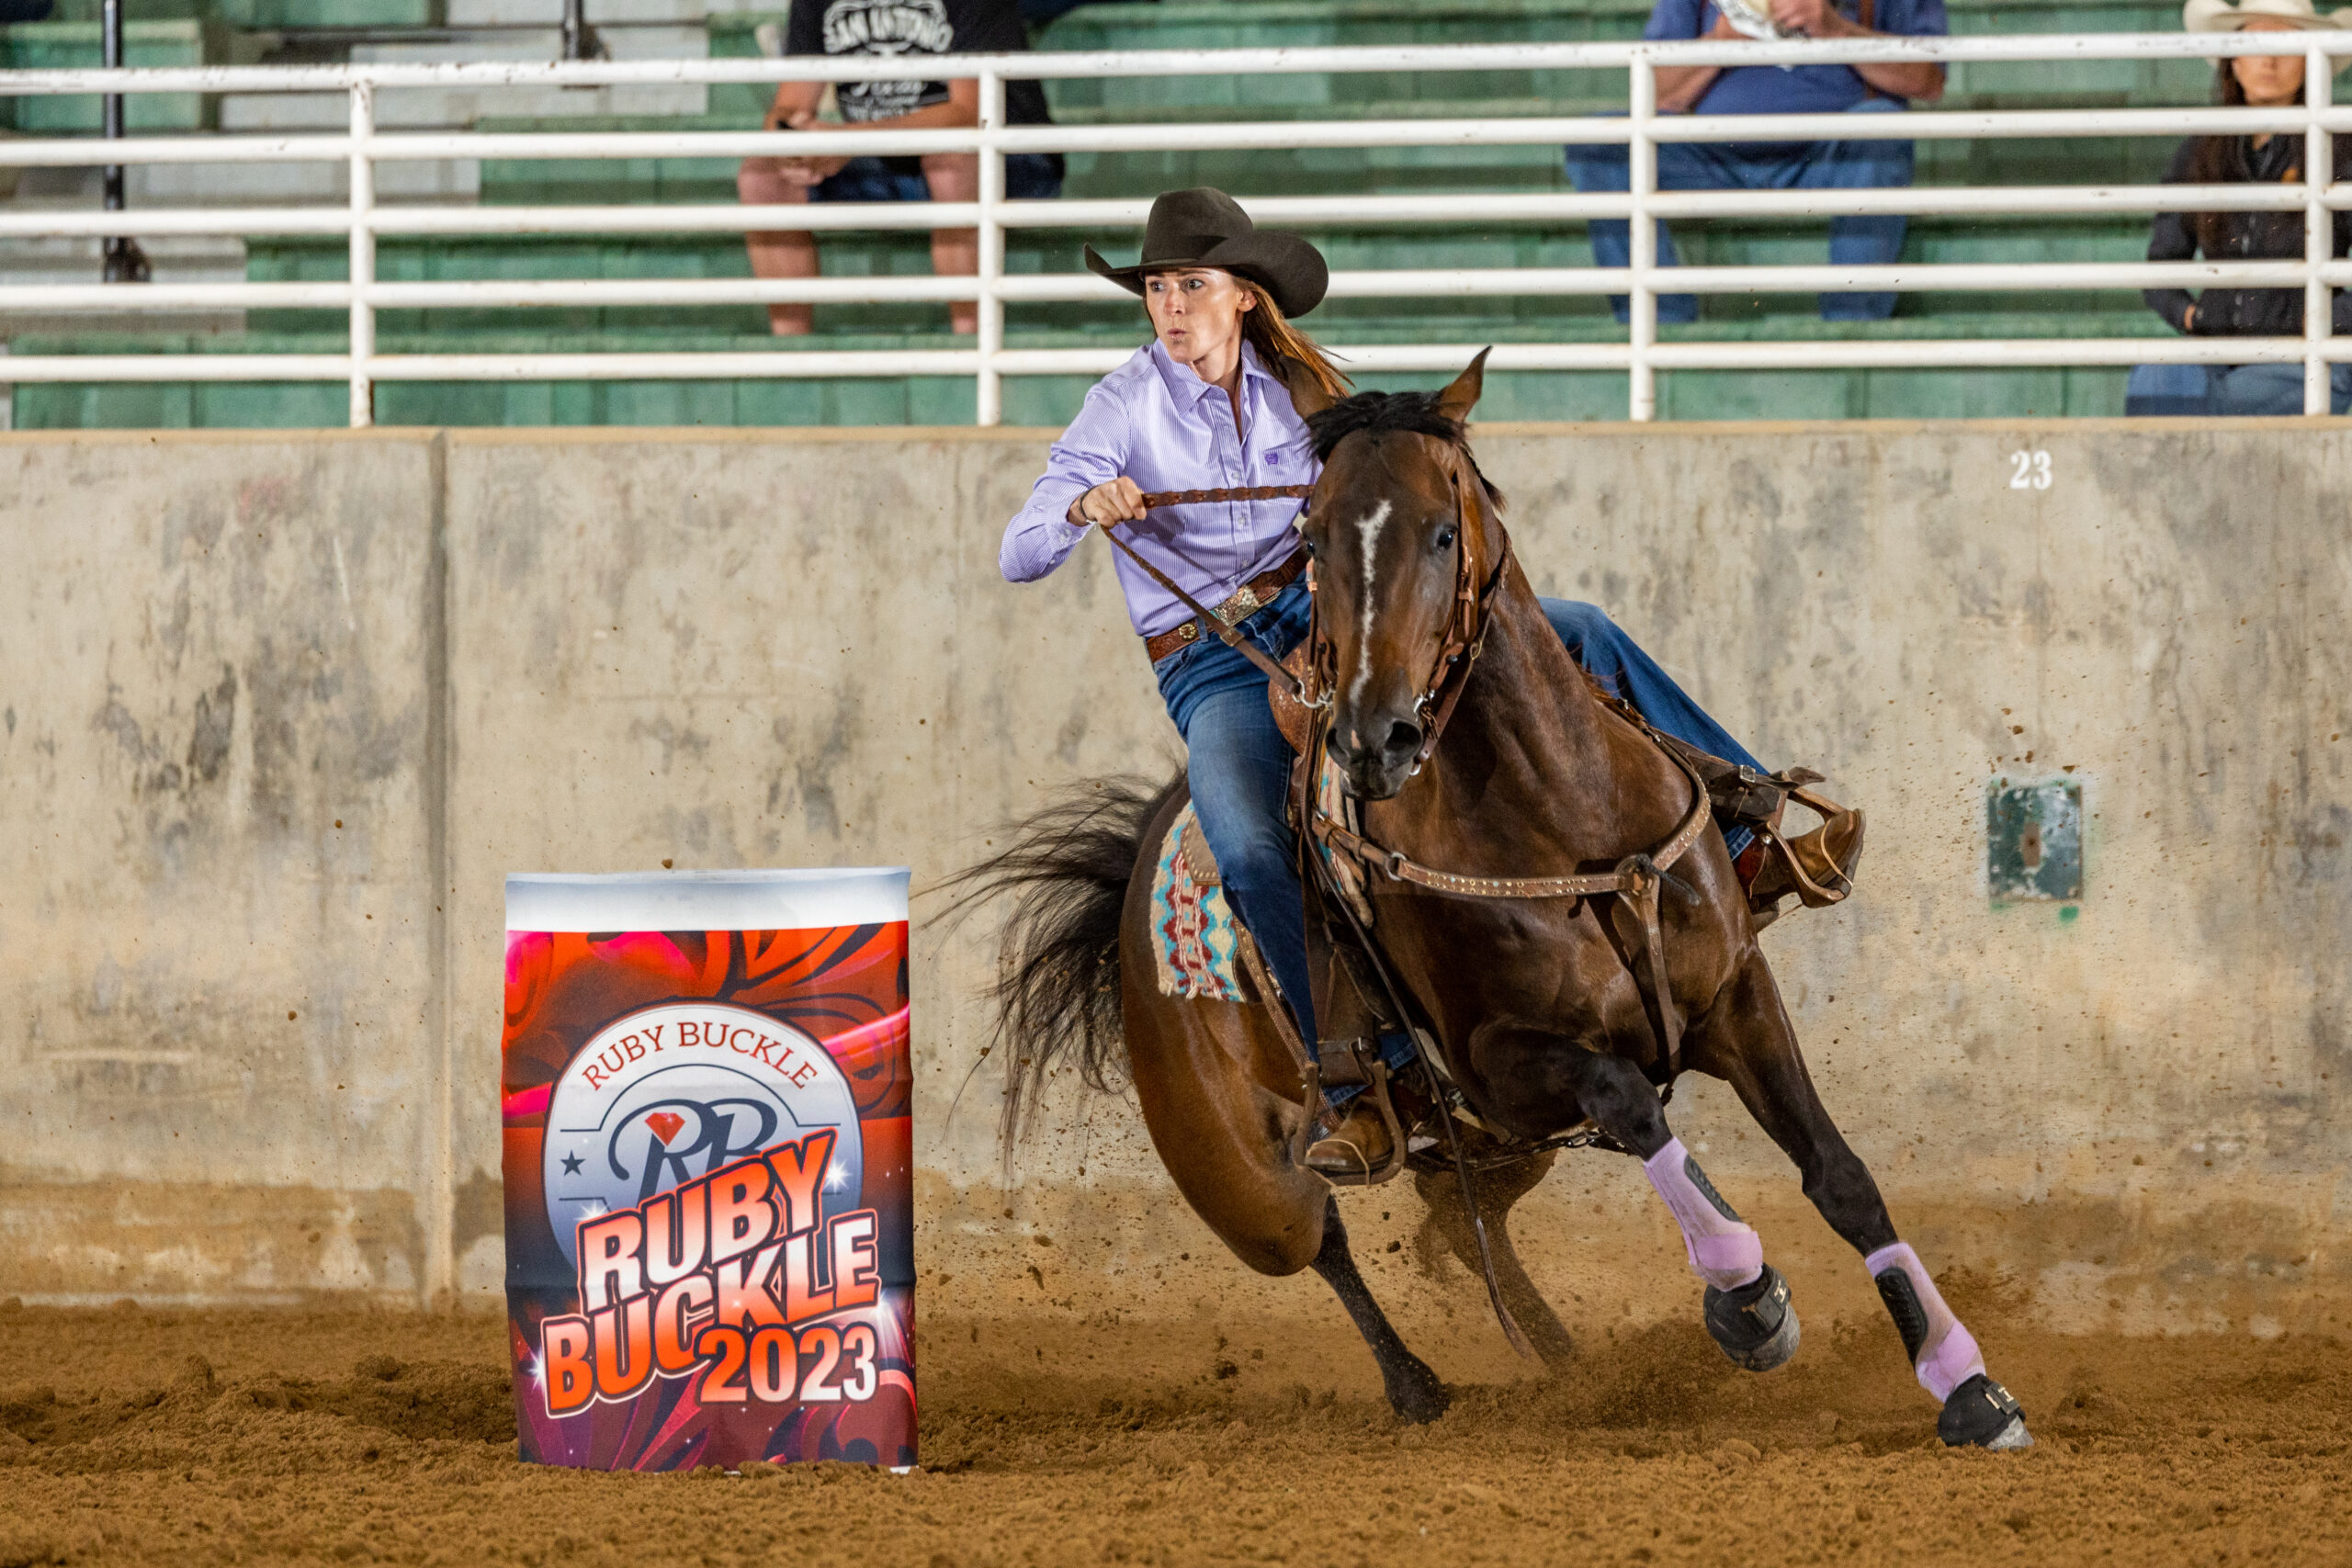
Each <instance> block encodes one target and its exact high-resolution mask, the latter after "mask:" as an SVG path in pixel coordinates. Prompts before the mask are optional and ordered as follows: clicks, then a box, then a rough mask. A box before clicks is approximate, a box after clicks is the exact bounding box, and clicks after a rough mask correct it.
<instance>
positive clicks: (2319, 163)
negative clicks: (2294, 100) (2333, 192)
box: [2303, 43, 2335, 414]
mask: <svg viewBox="0 0 2352 1568" xmlns="http://www.w3.org/2000/svg"><path fill="white" fill-rule="evenodd" d="M2334 88H2335V56H2333V55H2331V54H2329V53H2328V52H2327V51H2326V50H2325V49H2324V48H2322V47H2321V46H2320V45H2318V44H2317V43H2314V44H2312V46H2311V49H2310V50H2309V51H2307V52H2306V53H2305V54H2304V56H2303V107H2304V108H2305V109H2306V110H2307V111H2308V112H2309V113H2310V115H2311V125H2310V126H2309V127H2308V128H2307V129H2306V130H2304V132H2303V261H2304V263H2305V265H2308V266H2309V267H2310V268H2311V276H2310V279H2309V281H2307V282H2306V283H2304V285H2303V412H2305V413H2307V414H2314V413H2325V412H2328V409H2329V406H2330V400H2329V396H2328V387H2329V382H2330V380H2331V379H2332V378H2331V377H2330V375H2329V372H2328V365H2327V339H2328V334H2329V333H2331V332H2333V331H2334V330H2335V290H2334V289H2333V288H2329V287H2328V286H2327V285H2326V284H2324V283H2323V282H2321V281H2320V276H2319V269H2320V268H2321V267H2324V266H2325V265H2327V264H2328V263H2329V262H2331V261H2333V260H2335V213H2333V212H2330V211H2329V210H2328V209H2327V187H2328V186H2330V185H2332V184H2334V183H2335V138H2334V137H2333V136H2331V135H2329V134H2328V132H2327V130H2326V129H2325V128H2324V127H2323V126H2322V125H2321V124H2320V122H2319V117H2320V116H2321V115H2323V114H2324V113H2325V112H2326V111H2327V107H2328V106H2329V104H2330V103H2331V102H2332V101H2333V100H2334V98H2335V92H2334Z"/></svg>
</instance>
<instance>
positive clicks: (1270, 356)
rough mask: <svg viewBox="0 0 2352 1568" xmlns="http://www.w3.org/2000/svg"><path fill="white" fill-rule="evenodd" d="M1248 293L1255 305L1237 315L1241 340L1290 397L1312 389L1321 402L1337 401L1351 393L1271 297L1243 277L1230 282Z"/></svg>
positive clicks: (1318, 348)
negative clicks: (1276, 378) (1239, 321)
mask: <svg viewBox="0 0 2352 1568" xmlns="http://www.w3.org/2000/svg"><path fill="white" fill-rule="evenodd" d="M1233 281H1234V282H1236V283H1238V284H1239V285H1241V287H1242V288H1246V289H1248V290H1249V292H1250V299H1252V300H1253V301H1255V303H1254V304H1253V305H1252V306H1251V308H1250V309H1249V310H1244V311H1242V312H1241V336H1242V339H1243V340H1244V341H1245V342H1247V343H1248V344H1250V346H1251V347H1252V348H1255V349H1256V350H1257V351H1258V357H1259V358H1261V359H1262V360H1264V361H1265V362H1266V368H1268V369H1269V370H1272V372H1273V373H1274V374H1275V375H1276V376H1277V377H1279V378H1281V379H1282V383H1283V386H1285V387H1288V388H1289V389H1290V390H1291V396H1293V397H1294V398H1295V397H1297V396H1298V395H1299V394H1300V393H1301V392H1304V391H1307V390H1308V389H1312V390H1313V391H1315V392H1317V393H1320V394H1321V395H1322V396H1323V397H1324V398H1328V399H1331V400H1338V399H1340V398H1344V397H1346V396H1347V395H1348V394H1349V393H1350V392H1351V391H1353V390H1355V383H1354V382H1352V381H1351V380H1349V379H1348V378H1347V377H1345V376H1343V375H1341V374H1340V368H1339V367H1337V366H1335V365H1333V364H1332V363H1331V360H1330V356H1329V355H1326V354H1325V353H1324V352H1323V348H1322V345H1321V344H1317V342H1316V341H1315V340H1314V339H1313V338H1311V337H1308V336H1307V335H1306V333H1303V332H1300V331H1299V330H1298V329H1297V328H1296V327H1295V326H1293V325H1292V324H1291V322H1290V319H1289V318H1288V317H1286V316H1284V315H1283V309H1282V307H1281V306H1279V305H1277V304H1275V303H1274V297H1273V296H1272V294H1269V293H1267V292H1266V290H1265V289H1264V288H1261V287H1259V286H1258V285H1257V284H1255V283H1252V282H1250V280H1249V279H1248V278H1246V277H1239V276H1237V277H1236V278H1234V280H1233Z"/></svg>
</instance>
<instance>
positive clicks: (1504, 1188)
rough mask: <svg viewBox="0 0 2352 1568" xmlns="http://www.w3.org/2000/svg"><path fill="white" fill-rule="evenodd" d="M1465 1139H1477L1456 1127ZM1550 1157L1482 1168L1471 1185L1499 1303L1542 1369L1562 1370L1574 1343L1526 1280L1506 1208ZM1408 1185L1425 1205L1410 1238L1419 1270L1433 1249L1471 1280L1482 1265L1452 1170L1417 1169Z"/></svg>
mask: <svg viewBox="0 0 2352 1568" xmlns="http://www.w3.org/2000/svg"><path fill="white" fill-rule="evenodd" d="M1456 1132H1457V1133H1458V1134H1460V1135H1462V1136H1463V1137H1464V1138H1465V1139H1468V1140H1469V1141H1471V1142H1473V1143H1475V1142H1476V1138H1475V1137H1474V1136H1473V1135H1472V1134H1470V1133H1468V1132H1467V1131H1465V1130H1463V1129H1459V1128H1457V1129H1456ZM1557 1157H1558V1156H1555V1155H1549V1154H1543V1155H1537V1156H1533V1157H1532V1158H1530V1159H1523V1160H1521V1161H1520V1162H1519V1163H1517V1164H1515V1165H1507V1166H1502V1167H1499V1168H1489V1169H1486V1170H1482V1171H1480V1172H1479V1173H1478V1174H1477V1177H1476V1179H1475V1181H1474V1182H1473V1183H1472V1191H1473V1192H1474V1193H1475V1194H1476V1197H1477V1201H1478V1213H1479V1216H1480V1217H1481V1218H1483V1219H1484V1220H1485V1221H1486V1222H1487V1245H1488V1246H1489V1247H1491V1248H1492V1249H1493V1252H1494V1257H1495V1283H1496V1285H1497V1286H1498V1287H1499V1288H1500V1289H1501V1291H1502V1294H1503V1305H1505V1306H1507V1307H1509V1308H1510V1315H1511V1316H1512V1318H1513V1319H1515V1320H1516V1321H1517V1322H1518V1324H1519V1325H1520V1327H1521V1330H1523V1331H1524V1332H1525V1333H1526V1335H1527V1340H1528V1343H1529V1344H1531V1345H1532V1346H1534V1347H1535V1353H1536V1354H1537V1355H1538V1356H1541V1357H1543V1358H1544V1369H1545V1371H1552V1372H1558V1371H1565V1370H1566V1367H1567V1364H1568V1359H1569V1358H1570V1356H1571V1355H1572V1354H1573V1353H1574V1351H1575V1348H1576V1347H1575V1345H1574V1343H1573V1342H1572V1341H1571V1340H1570V1339H1569V1337H1568V1329H1567V1325H1566V1324H1564V1323H1562V1322H1561V1321H1560V1314H1557V1313H1555V1312H1554V1311H1553V1310H1552V1303H1550V1302H1547V1301H1545V1300H1544V1292H1541V1291H1539V1290H1537V1289H1536V1288H1535V1281H1534V1280H1531V1279H1529V1278H1528V1277H1527V1269H1526V1268H1525V1266H1524V1265H1522V1264H1521V1262H1520V1260H1519V1249H1518V1248H1517V1247H1514V1246H1512V1245H1511V1239H1510V1223H1509V1222H1510V1210H1511V1205H1512V1204H1514V1203H1516V1202H1518V1201H1520V1200H1521V1198H1523V1197H1525V1196H1526V1195H1527V1194H1528V1192H1529V1191H1530V1190H1532V1189H1533V1188H1534V1186H1535V1184H1536V1183H1537V1182H1539V1181H1541V1180H1543V1179H1544V1174H1545V1173H1546V1172H1548V1171H1549V1170H1550V1169H1551V1168H1552V1162H1553V1161H1554V1160H1555V1158H1557ZM1413 1186H1414V1187H1415V1189H1417V1190H1419V1193H1420V1196H1421V1201H1422V1202H1424V1203H1426V1204H1428V1205H1429V1217H1428V1218H1427V1219H1426V1220H1423V1221H1422V1222H1421V1228H1420V1233H1419V1235H1416V1236H1415V1237H1414V1238H1413V1245H1414V1249H1415V1251H1417V1252H1418V1253H1419V1255H1420V1259H1421V1264H1422V1267H1423V1268H1425V1269H1426V1268H1433V1267H1434V1266H1435V1264H1436V1262H1437V1259H1438V1248H1439V1247H1444V1248H1445V1249H1446V1250H1447V1251H1449V1252H1451V1253H1453V1256H1454V1257H1455V1258H1458V1259H1460V1260H1461V1263H1462V1266H1463V1267H1464V1269H1469V1270H1470V1272H1471V1273H1472V1274H1473V1275H1474V1276H1475V1275H1476V1274H1477V1273H1478V1271H1479V1270H1480V1269H1481V1268H1482V1267H1483V1265H1482V1264H1481V1263H1480V1261H1479V1258H1478V1234H1477V1232H1476V1230H1475V1229H1473V1228H1472V1226H1471V1224H1470V1208H1469V1205H1468V1204H1466V1203H1464V1202H1463V1201H1462V1182H1461V1179H1460V1178H1459V1177H1457V1176H1456V1175H1455V1174H1454V1172H1453V1169H1452V1168H1446V1169H1442V1170H1424V1169H1416V1170H1415V1171H1414V1172H1413Z"/></svg>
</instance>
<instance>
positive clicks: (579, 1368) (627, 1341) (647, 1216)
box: [539, 1128, 881, 1416]
mask: <svg viewBox="0 0 2352 1568" xmlns="http://www.w3.org/2000/svg"><path fill="white" fill-rule="evenodd" d="M833 1143H834V1134H833V1131H832V1130H831V1128H827V1129H825V1130H823V1131H821V1132H816V1133H810V1134H808V1135H807V1136H805V1137H802V1138H799V1139H797V1140H795V1141H794V1142H791V1143H787V1144H778V1145H775V1147H774V1148H771V1149H769V1150H767V1151H766V1152H765V1153H763V1154H761V1155H758V1156H754V1157H752V1158H750V1159H746V1160H741V1161H738V1162H737V1163H735V1164H733V1165H730V1166H727V1167H725V1168H722V1169H719V1170H717V1171H714V1172H712V1173H711V1174H710V1175H708V1176H706V1177H704V1178H702V1179H700V1180H697V1181H689V1182H686V1183H685V1184H684V1185H683V1186H680V1187H678V1188H676V1189H674V1190H671V1191H668V1192H664V1193H662V1194H661V1195H660V1196H658V1197H654V1198H649V1199H647V1200H646V1201H644V1202H642V1203H640V1204H639V1205H638V1206H637V1207H636V1208H634V1209H619V1210H615V1211H614V1212H612V1213H606V1214H600V1215H598V1216H597V1217H595V1218H594V1219H591V1220H582V1221H581V1222H580V1228H579V1232H578V1239H579V1244H580V1245H579V1258H580V1311H579V1312H577V1313H575V1314H567V1315H564V1316H560V1317H549V1318H548V1319H547V1320H546V1321H545V1322H544V1323H543V1324H542V1325H541V1326H540V1332H539V1352H540V1362H541V1367H542V1374H541V1379H540V1382H541V1386H542V1388H543V1389H544V1391H545V1393H546V1395H547V1408H548V1415H550V1416H568V1415H571V1414H572V1413H573V1412H575V1411H579V1410H584V1409H586V1408H587V1407H588V1405H590V1404H593V1403H594V1402H595V1401H596V1400H599V1399H604V1400H615V1401H617V1400H624V1399H628V1398H630V1397H631V1396H633V1395H635V1394H636V1393H639V1391H641V1390H642V1389H643V1388H644V1387H645V1385H646V1383H647V1382H649V1381H650V1379H653V1378H656V1377H663V1378H683V1377H695V1376H700V1377H701V1379H702V1382H701V1384H700V1386H699V1387H698V1388H697V1389H696V1390H695V1397H696V1398H697V1399H698V1400H699V1401H700V1402H701V1403H702V1404H741V1403H742V1402H743V1401H745V1400H747V1399H750V1400H756V1401H759V1402H760V1403H762V1404H787V1403H789V1402H790V1401H792V1400H794V1399H799V1400H803V1401H809V1402H818V1401H831V1400H842V1399H849V1400H867V1399H871V1398H873V1397H874V1393H875V1389H876V1386H877V1384H878V1381H879V1374H878V1370H877V1368H876V1351H877V1349H878V1348H879V1347H878V1342H877V1340H876V1336H875V1330H874V1326H873V1325H871V1324H869V1323H852V1324H847V1325H833V1324H828V1323H821V1322H819V1321H817V1320H819V1319H821V1318H826V1317H831V1316H832V1315H834V1314H837V1313H841V1312H843V1311H845V1310H848V1309H851V1308H854V1307H861V1306H866V1305H870V1304H871V1303H873V1302H874V1300H875V1299H876V1296H877V1295H879V1294H880V1292H881V1283H880V1280H879V1277H878V1272H877V1266H876V1261H875V1257H874V1235H875V1226H876V1215H875V1212H874V1211H873V1210H871V1209H859V1210H856V1211H854V1213H846V1214H836V1215H834V1216H833V1217H832V1218H831V1220H820V1217H819V1202H820V1195H821V1194H822V1192H823V1190H824V1187H825V1183H826V1176H827V1173H828V1172H829V1171H830V1170H831V1166H832V1157H833ZM820 1232H821V1233H822V1235H821V1238H820ZM844 1363H846V1364H845V1365H844ZM804 1364H805V1366H806V1369H807V1371H806V1375H803V1367H804Z"/></svg>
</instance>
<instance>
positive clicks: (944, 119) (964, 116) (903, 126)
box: [841, 98, 980, 130]
mask: <svg viewBox="0 0 2352 1568" xmlns="http://www.w3.org/2000/svg"><path fill="white" fill-rule="evenodd" d="M979 123H980V117H979V113H978V111H977V110H975V109H973V108H971V107H968V106H967V105H963V104H959V103H957V102H956V100H954V99H953V98H950V99H949V100H947V101H946V102H945V103H941V104H926V105H924V106H923V107H922V108H919V109H910V110H908V111H907V112H906V113H905V114H894V115H892V116H891V117H890V118H888V119H869V120H865V121H864V122H863V123H860V124H857V125H844V126H842V128H841V129H842V130H960V129H962V128H963V127H965V126H971V125H978V124H979Z"/></svg>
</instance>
